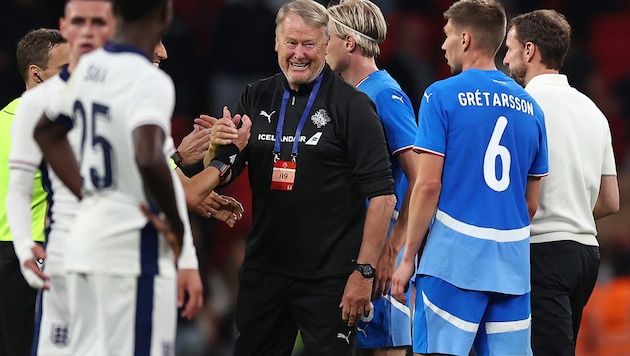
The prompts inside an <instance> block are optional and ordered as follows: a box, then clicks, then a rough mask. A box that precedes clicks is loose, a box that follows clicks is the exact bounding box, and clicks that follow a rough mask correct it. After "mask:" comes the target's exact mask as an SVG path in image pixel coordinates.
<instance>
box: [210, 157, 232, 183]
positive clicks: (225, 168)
mask: <svg viewBox="0 0 630 356" xmlns="http://www.w3.org/2000/svg"><path fill="white" fill-rule="evenodd" d="M206 167H214V168H216V169H218V170H219V180H220V181H221V183H223V182H224V180H225V179H227V173H228V172H229V171H230V165H229V164H225V163H223V162H221V161H219V160H216V159H213V160H212V161H210V163H208V165H207V166H206Z"/></svg>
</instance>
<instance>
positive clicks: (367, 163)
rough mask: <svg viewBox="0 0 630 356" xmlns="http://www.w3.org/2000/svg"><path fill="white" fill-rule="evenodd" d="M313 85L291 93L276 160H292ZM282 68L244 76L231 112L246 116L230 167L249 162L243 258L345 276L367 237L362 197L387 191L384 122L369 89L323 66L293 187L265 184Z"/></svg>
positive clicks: (256, 265) (301, 272) (277, 268)
mask: <svg viewBox="0 0 630 356" xmlns="http://www.w3.org/2000/svg"><path fill="white" fill-rule="evenodd" d="M313 84H314V83H311V84H307V85H302V86H301V87H300V89H299V91H297V92H296V91H290V97H289V100H288V105H287V109H286V114H285V123H284V130H283V138H282V142H283V143H282V144H281V154H280V159H281V160H291V148H292V142H293V137H294V135H295V132H296V128H297V126H298V123H299V121H300V117H301V116H302V112H303V111H304V108H305V107H306V103H307V100H308V97H309V94H310V93H311V90H312V89H313ZM285 88H288V83H287V81H286V79H285V77H284V75H283V74H282V73H279V74H276V75H275V76H273V77H270V78H267V79H263V80H261V81H258V82H256V83H254V84H250V85H249V86H248V87H247V88H246V89H245V91H244V92H243V94H242V95H241V98H240V99H239V102H238V105H237V109H236V110H235V114H247V115H248V116H249V117H250V118H251V120H252V124H253V125H252V129H251V137H250V139H249V143H248V145H247V147H246V148H245V150H244V151H243V152H241V153H240V154H239V156H238V158H237V161H236V162H235V164H234V166H233V174H234V175H236V174H238V173H240V172H241V171H242V169H243V167H244V165H245V162H247V164H248V170H249V179H250V184H251V188H252V203H253V225H252V231H251V233H250V236H249V237H248V239H247V245H246V249H245V261H244V266H246V267H249V268H252V269H257V270H261V271H264V272H269V273H275V274H280V275H285V276H290V277H296V278H310V279H313V278H326V277H333V276H340V275H346V274H348V273H350V272H351V271H352V270H353V269H354V260H356V258H357V255H358V252H359V247H360V246H361V241H362V236H363V223H364V220H365V212H366V198H371V197H374V196H379V195H387V194H393V179H392V174H391V170H390V163H389V156H388V152H387V145H386V142H385V135H384V133H383V128H382V126H381V123H380V121H379V119H378V116H377V114H376V111H375V108H374V104H373V103H372V101H371V100H370V99H369V98H368V96H367V95H365V94H363V93H361V92H359V91H358V90H356V89H355V88H354V87H352V86H351V85H349V84H347V83H346V82H344V81H343V79H341V78H340V77H339V76H338V75H337V74H335V73H334V72H333V71H332V70H331V69H330V68H329V67H328V65H326V66H325V68H324V70H323V80H322V84H321V88H320V90H319V92H318V94H317V97H316V98H315V101H314V104H313V106H312V108H311V110H310V112H309V114H308V117H307V120H306V123H305V125H304V128H303V130H302V133H301V137H300V143H299V148H298V155H297V170H296V174H295V184H294V190H293V191H278V190H271V189H270V187H271V176H272V168H273V159H274V154H273V149H274V143H275V133H276V128H277V125H278V118H279V115H280V114H279V113H280V107H281V105H282V96H283V92H284V89H285Z"/></svg>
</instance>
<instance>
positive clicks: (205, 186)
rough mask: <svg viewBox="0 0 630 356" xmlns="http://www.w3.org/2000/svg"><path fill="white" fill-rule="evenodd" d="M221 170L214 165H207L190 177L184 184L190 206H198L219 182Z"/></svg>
mask: <svg viewBox="0 0 630 356" xmlns="http://www.w3.org/2000/svg"><path fill="white" fill-rule="evenodd" d="M219 182H220V177H219V171H218V170H217V169H216V168H214V167H206V168H205V169H204V170H203V171H201V172H199V173H197V174H196V175H194V176H192V177H190V179H189V180H188V182H187V183H186V184H185V185H184V190H185V191H186V201H187V203H188V205H189V206H191V205H192V206H193V207H196V206H197V205H199V203H201V202H202V201H203V200H204V199H205V198H206V197H207V196H208V194H210V193H211V192H212V191H213V190H214V188H216V186H217V185H218V184H219Z"/></svg>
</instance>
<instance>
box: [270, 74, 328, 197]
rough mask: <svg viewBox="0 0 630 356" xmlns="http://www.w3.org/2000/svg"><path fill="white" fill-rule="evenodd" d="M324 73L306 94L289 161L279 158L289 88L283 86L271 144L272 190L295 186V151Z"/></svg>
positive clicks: (290, 188)
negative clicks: (273, 139)
mask: <svg viewBox="0 0 630 356" xmlns="http://www.w3.org/2000/svg"><path fill="white" fill-rule="evenodd" d="M323 75H324V73H320V74H319V76H318V77H317V79H316V80H315V85H314V86H313V90H311V94H310V95H309V96H308V101H307V102H306V107H305V108H304V112H303V113H302V117H301V118H300V123H299V124H298V127H297V129H296V130H295V137H294V139H293V147H292V148H291V161H282V160H280V140H281V139H282V129H283V128H284V116H285V114H286V112H287V105H288V104H289V95H290V93H289V89H287V88H284V94H283V95H282V106H281V107H280V116H279V118H278V126H277V127H276V142H275V143H274V145H273V157H274V158H273V173H272V174H271V189H272V190H284V191H292V190H293V187H294V186H295V172H296V170H297V161H296V159H297V153H298V144H299V143H300V135H301V134H302V129H303V128H304V124H305V123H306V118H307V117H308V114H309V113H310V112H311V109H312V108H313V103H314V102H315V97H316V96H317V92H318V91H319V87H320V86H321V84H322V77H323Z"/></svg>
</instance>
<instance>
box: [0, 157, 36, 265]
mask: <svg viewBox="0 0 630 356" xmlns="http://www.w3.org/2000/svg"><path fill="white" fill-rule="evenodd" d="M34 176H35V174H34V173H33V172H27V171H22V170H14V169H12V170H11V173H10V176H9V189H8V191H7V201H6V204H7V209H6V210H7V220H8V222H9V227H10V229H11V235H13V248H14V250H15V254H16V255H17V256H18V259H19V260H20V263H23V262H24V261H26V260H27V259H29V258H32V257H33V254H32V253H31V248H32V247H33V246H34V244H35V243H34V242H33V238H32V236H31V225H32V224H31V222H32V214H31V198H32V191H33V177H34ZM43 228H44V222H43V221H42V229H43Z"/></svg>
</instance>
